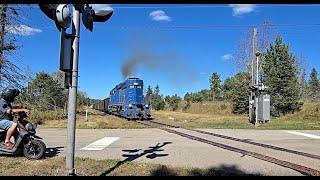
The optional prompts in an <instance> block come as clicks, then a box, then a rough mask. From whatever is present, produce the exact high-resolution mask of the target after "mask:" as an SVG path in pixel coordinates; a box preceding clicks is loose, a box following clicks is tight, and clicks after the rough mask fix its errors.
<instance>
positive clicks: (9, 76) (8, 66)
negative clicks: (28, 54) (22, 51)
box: [0, 4, 25, 90]
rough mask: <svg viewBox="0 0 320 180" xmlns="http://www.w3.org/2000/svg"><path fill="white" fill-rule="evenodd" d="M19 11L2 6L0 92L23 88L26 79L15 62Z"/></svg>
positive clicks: (0, 12)
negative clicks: (5, 89)
mask: <svg viewBox="0 0 320 180" xmlns="http://www.w3.org/2000/svg"><path fill="white" fill-rule="evenodd" d="M18 16H19V9H18V8H17V7H16V6H14V5H8V4H0V24H1V25H0V90H2V89H4V88H5V87H6V86H11V87H18V88H22V83H23V81H24V79H25V76H24V75H23V73H21V72H22V69H21V68H20V67H18V66H17V65H16V64H15V62H14V61H13V60H14V58H13V57H14V56H13V55H14V54H15V52H16V51H17V50H18V48H19V47H18V45H17V43H16V37H15V34H14V33H12V32H17V31H18V30H19V29H18V27H19V26H18V25H17V24H18V23H19V21H18Z"/></svg>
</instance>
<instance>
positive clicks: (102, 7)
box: [90, 4, 111, 10]
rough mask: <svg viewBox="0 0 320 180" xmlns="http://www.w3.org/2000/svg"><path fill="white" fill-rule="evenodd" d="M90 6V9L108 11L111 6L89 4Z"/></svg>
mask: <svg viewBox="0 0 320 180" xmlns="http://www.w3.org/2000/svg"><path fill="white" fill-rule="evenodd" d="M90 5H91V6H92V9H94V10H96V9H99V10H100V9H110V8H111V5H110V4H90Z"/></svg>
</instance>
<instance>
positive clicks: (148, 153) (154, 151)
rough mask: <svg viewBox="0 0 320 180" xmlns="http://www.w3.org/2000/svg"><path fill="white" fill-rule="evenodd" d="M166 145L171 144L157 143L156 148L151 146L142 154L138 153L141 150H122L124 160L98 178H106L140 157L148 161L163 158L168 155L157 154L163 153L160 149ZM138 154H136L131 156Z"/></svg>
mask: <svg viewBox="0 0 320 180" xmlns="http://www.w3.org/2000/svg"><path fill="white" fill-rule="evenodd" d="M168 144H172V142H164V143H162V144H160V143H158V144H157V145H156V146H151V147H149V149H147V150H144V151H143V152H142V153H138V152H139V151H141V150H142V149H133V150H122V151H123V152H125V153H127V154H123V155H122V156H123V157H126V159H124V160H122V161H119V162H118V163H117V164H116V165H115V166H113V167H111V168H110V169H108V170H106V171H105V172H104V173H102V174H101V175H100V176H106V175H108V174H110V173H111V172H112V171H114V170H115V169H117V168H118V167H120V166H121V165H122V164H124V163H126V162H131V161H134V160H136V159H138V158H140V157H143V156H146V157H147V158H149V159H155V158H157V157H165V156H168V155H169V154H158V153H157V152H160V151H163V149H160V148H162V147H164V146H166V145H168ZM133 153H138V154H133Z"/></svg>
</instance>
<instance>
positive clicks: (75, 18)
mask: <svg viewBox="0 0 320 180" xmlns="http://www.w3.org/2000/svg"><path fill="white" fill-rule="evenodd" d="M39 7H40V9H41V11H42V12H43V13H44V14H45V15H47V17H49V18H50V19H51V20H54V22H55V24H56V26H57V28H58V30H59V31H60V32H61V47H60V70H61V71H64V72H65V88H67V89H69V100H68V102H69V105H68V126H67V128H68V132H67V133H68V134H67V153H66V169H67V174H68V175H69V176H71V175H76V170H75V168H74V152H75V129H76V108H77V105H76V104H77V88H78V62H79V38H80V15H81V14H82V21H83V24H84V26H85V27H86V29H88V30H90V31H92V30H93V22H105V21H107V20H108V19H109V18H110V17H111V16H112V14H113V9H112V8H111V7H107V8H106V9H101V10H97V9H92V6H90V5H89V4H73V12H72V17H71V13H70V12H69V8H68V5H67V4H39ZM71 24H72V33H71V34H67V33H66V29H67V28H69V27H70V25H71Z"/></svg>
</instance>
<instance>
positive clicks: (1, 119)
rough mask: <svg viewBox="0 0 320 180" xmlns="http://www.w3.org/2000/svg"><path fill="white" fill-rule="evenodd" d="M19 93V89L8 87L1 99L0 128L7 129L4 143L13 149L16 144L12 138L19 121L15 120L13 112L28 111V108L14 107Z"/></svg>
mask: <svg viewBox="0 0 320 180" xmlns="http://www.w3.org/2000/svg"><path fill="white" fill-rule="evenodd" d="M19 94H20V91H19V90H18V89H7V90H5V91H4V92H3V93H2V95H1V99H0V129H2V130H5V131H7V134H6V139H5V141H4V143H5V146H6V147H7V148H8V149H12V148H13V146H14V144H13V143H12V142H11V141H10V139H11V137H12V136H13V135H14V133H15V131H16V128H17V123H14V122H13V113H18V112H21V111H24V112H28V110H26V109H13V108H12V105H11V103H12V102H13V101H14V99H15V98H16V97H17V96H18V95H19Z"/></svg>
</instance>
